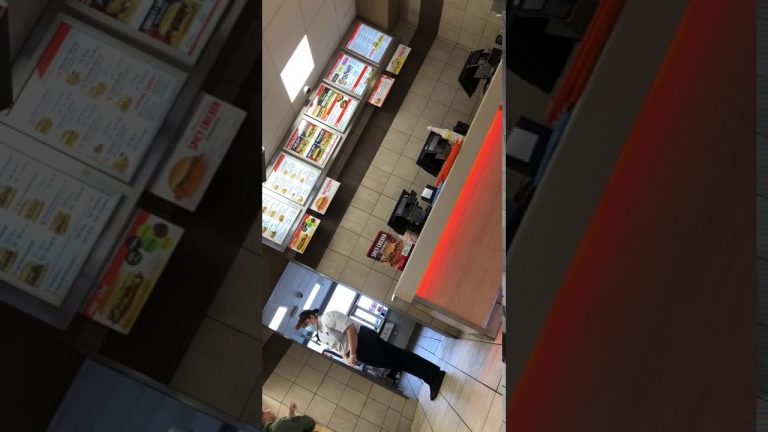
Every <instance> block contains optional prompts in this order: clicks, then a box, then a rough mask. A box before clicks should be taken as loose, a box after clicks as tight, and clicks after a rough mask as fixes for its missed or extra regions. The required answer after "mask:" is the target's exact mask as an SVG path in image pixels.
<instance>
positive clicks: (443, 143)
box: [416, 132, 452, 177]
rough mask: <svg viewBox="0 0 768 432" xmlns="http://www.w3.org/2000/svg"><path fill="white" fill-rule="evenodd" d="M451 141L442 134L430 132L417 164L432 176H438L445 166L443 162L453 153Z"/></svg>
mask: <svg viewBox="0 0 768 432" xmlns="http://www.w3.org/2000/svg"><path fill="white" fill-rule="evenodd" d="M451 148H452V146H451V143H449V142H448V140H447V139H445V138H443V137H441V136H440V135H438V134H436V133H434V132H430V133H429V135H428V136H427V141H426V142H425V143H424V147H422V148H421V153H419V157H418V159H416V165H418V166H420V167H421V168H422V169H423V170H424V171H426V172H427V173H429V175H431V176H435V177H437V175H438V174H439V173H440V170H441V169H442V168H443V163H445V160H446V159H448V155H449V154H451Z"/></svg>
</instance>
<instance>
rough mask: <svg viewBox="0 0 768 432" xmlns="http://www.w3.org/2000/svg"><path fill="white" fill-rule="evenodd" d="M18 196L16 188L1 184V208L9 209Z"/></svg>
mask: <svg viewBox="0 0 768 432" xmlns="http://www.w3.org/2000/svg"><path fill="white" fill-rule="evenodd" d="M14 198H16V188H15V187H13V186H10V185H0V208H2V209H7V208H8V207H10V206H11V203H12V202H13V199H14Z"/></svg>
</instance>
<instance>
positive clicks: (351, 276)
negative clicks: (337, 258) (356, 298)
mask: <svg viewBox="0 0 768 432" xmlns="http://www.w3.org/2000/svg"><path fill="white" fill-rule="evenodd" d="M370 271H371V269H370V267H368V266H366V265H364V264H360V263H359V262H357V261H353V260H349V261H347V265H346V266H344V270H342V271H341V276H339V281H340V282H341V283H343V284H344V285H347V286H348V287H350V288H353V289H356V290H360V289H361V288H362V287H363V284H364V283H365V279H366V278H367V277H368V273H369V272H370Z"/></svg>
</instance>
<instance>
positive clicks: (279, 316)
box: [269, 306, 288, 331]
mask: <svg viewBox="0 0 768 432" xmlns="http://www.w3.org/2000/svg"><path fill="white" fill-rule="evenodd" d="M286 312H288V308H287V307H285V306H280V307H279V308H277V312H275V316H273V317H272V321H271V322H270V323H269V328H271V329H272V330H275V331H277V328H278V327H280V323H281V322H283V318H285V313H286Z"/></svg>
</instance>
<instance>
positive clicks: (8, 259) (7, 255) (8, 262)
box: [0, 248, 19, 273]
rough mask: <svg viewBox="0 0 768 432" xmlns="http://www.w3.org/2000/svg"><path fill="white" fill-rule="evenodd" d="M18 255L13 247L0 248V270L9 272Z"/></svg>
mask: <svg viewBox="0 0 768 432" xmlns="http://www.w3.org/2000/svg"><path fill="white" fill-rule="evenodd" d="M18 256H19V254H18V253H17V252H16V251H15V250H13V249H9V248H0V272H3V273H10V271H11V268H12V267H13V265H14V264H15V263H16V259H17V258H18Z"/></svg>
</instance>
